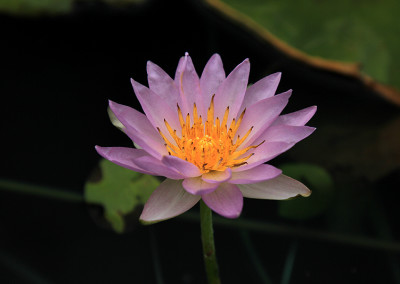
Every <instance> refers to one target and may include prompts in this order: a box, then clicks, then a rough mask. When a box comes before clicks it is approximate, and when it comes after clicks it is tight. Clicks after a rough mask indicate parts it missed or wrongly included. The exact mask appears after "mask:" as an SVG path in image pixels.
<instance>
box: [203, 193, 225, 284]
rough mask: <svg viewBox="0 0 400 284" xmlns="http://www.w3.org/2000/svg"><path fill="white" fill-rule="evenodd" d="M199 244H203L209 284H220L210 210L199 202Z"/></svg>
mask: <svg viewBox="0 0 400 284" xmlns="http://www.w3.org/2000/svg"><path fill="white" fill-rule="evenodd" d="M200 225H201V242H202V243H203V257H204V265H205V267H206V273H207V279H208V283H209V284H220V283H221V280H220V279H219V272H218V263H217V256H216V254H215V245H214V231H213V223H212V212H211V209H210V208H208V206H207V205H206V204H205V203H204V201H203V200H201V201H200Z"/></svg>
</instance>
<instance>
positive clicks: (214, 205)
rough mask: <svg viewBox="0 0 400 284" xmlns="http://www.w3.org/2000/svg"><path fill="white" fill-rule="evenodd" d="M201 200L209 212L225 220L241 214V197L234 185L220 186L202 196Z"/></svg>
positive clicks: (225, 184)
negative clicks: (208, 208)
mask: <svg viewBox="0 0 400 284" xmlns="http://www.w3.org/2000/svg"><path fill="white" fill-rule="evenodd" d="M202 199H203V201H204V203H205V204H206V205H207V206H208V207H210V208H211V210H213V211H214V212H216V213H218V214H219V215H221V216H224V217H226V218H231V219H233V218H237V217H239V216H240V213H241V212H242V208H243V195H242V193H241V192H240V189H239V188H238V187H237V186H236V185H234V184H229V183H223V184H220V186H219V187H218V188H217V189H216V190H215V191H213V192H211V193H207V194H203V195H202Z"/></svg>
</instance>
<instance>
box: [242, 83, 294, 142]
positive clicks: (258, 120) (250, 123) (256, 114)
mask: <svg viewBox="0 0 400 284" xmlns="http://www.w3.org/2000/svg"><path fill="white" fill-rule="evenodd" d="M291 94H292V91H291V90H289V91H287V92H285V93H282V94H279V95H276V96H273V97H271V98H266V99H264V100H262V101H259V102H258V103H256V104H254V105H252V106H251V107H249V108H248V109H247V110H246V113H245V115H244V117H243V120H242V123H241V124H240V126H239V129H238V131H237V134H238V135H240V136H241V137H243V136H244V135H245V134H246V132H247V131H248V130H249V129H250V128H251V127H253V130H252V131H251V133H250V135H249V136H248V137H247V139H246V141H245V143H244V144H242V145H241V146H240V147H239V150H240V149H243V148H246V147H247V146H249V145H252V144H253V143H252V142H253V141H254V140H255V139H257V137H258V136H259V135H260V134H261V133H262V132H263V131H264V130H265V129H267V128H268V127H269V126H270V125H271V123H272V122H273V121H274V120H275V119H276V118H277V117H278V115H279V114H280V113H281V112H282V110H283V109H284V108H285V106H286V105H287V103H288V100H289V98H290V95H291Z"/></svg>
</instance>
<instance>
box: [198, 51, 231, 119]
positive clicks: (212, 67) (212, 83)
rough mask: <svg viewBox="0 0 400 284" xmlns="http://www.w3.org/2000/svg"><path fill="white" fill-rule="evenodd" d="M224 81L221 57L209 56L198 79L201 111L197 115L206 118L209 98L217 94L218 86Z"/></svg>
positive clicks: (216, 55)
mask: <svg viewBox="0 0 400 284" xmlns="http://www.w3.org/2000/svg"><path fill="white" fill-rule="evenodd" d="M224 80H225V71H224V67H223V65H222V60H221V57H220V56H219V55H218V54H214V55H213V56H211V58H210V60H208V62H207V64H206V66H205V67H204V70H203V73H202V74H201V78H200V89H201V95H202V99H203V102H204V103H203V104H202V109H200V110H199V113H200V114H201V116H202V117H206V115H207V108H208V106H209V105H210V102H211V97H212V96H213V95H214V94H215V93H216V92H217V89H218V87H219V85H221V83H222V82H223V81H224Z"/></svg>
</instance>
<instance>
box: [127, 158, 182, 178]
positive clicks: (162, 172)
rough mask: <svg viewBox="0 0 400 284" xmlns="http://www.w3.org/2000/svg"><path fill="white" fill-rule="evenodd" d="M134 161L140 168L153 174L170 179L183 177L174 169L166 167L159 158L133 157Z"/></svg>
mask: <svg viewBox="0 0 400 284" xmlns="http://www.w3.org/2000/svg"><path fill="white" fill-rule="evenodd" d="M134 163H135V164H136V165H138V166H139V167H141V168H142V169H145V170H148V171H152V172H153V173H154V175H157V176H163V177H167V178H170V179H183V178H185V177H184V176H183V175H182V174H180V173H178V172H177V171H176V170H174V169H172V168H169V167H167V166H166V165H164V164H163V163H161V161H160V160H157V159H155V158H154V157H150V156H144V157H139V158H137V159H134Z"/></svg>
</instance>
